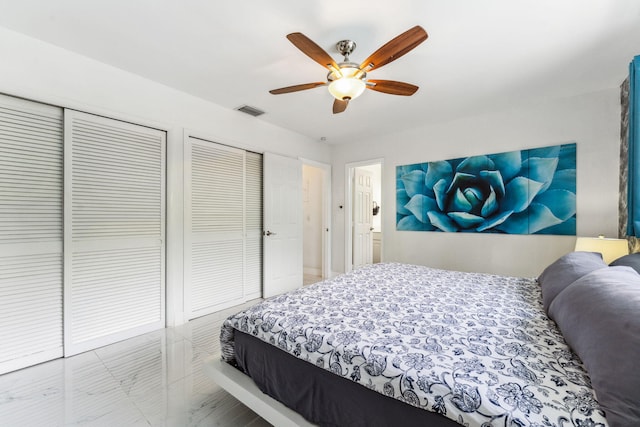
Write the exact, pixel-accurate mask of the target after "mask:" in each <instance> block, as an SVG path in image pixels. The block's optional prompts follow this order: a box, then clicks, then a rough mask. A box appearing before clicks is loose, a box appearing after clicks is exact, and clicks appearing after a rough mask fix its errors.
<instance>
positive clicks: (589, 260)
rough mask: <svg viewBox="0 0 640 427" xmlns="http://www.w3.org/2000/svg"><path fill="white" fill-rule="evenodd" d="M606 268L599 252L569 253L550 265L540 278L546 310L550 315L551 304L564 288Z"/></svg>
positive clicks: (543, 304)
mask: <svg viewBox="0 0 640 427" xmlns="http://www.w3.org/2000/svg"><path fill="white" fill-rule="evenodd" d="M606 266H607V264H606V263H605V262H604V261H603V259H602V254H599V253H597V252H569V253H568V254H566V255H564V256H562V257H560V258H559V259H558V260H557V261H555V262H554V263H553V264H550V265H549V266H548V267H547V268H545V269H544V271H543V272H542V274H541V275H540V277H538V283H540V287H541V289H542V306H543V307H544V310H545V311H546V312H547V313H549V306H550V305H551V302H552V301H553V299H554V298H555V297H556V295H558V294H559V293H560V292H561V291H562V290H563V289H564V288H566V287H567V286H569V285H570V284H572V283H573V282H575V281H576V280H578V279H579V278H581V277H582V276H584V275H585V274H588V273H591V272H592V271H594V270H597V269H599V268H604V267H606ZM549 317H551V315H549Z"/></svg>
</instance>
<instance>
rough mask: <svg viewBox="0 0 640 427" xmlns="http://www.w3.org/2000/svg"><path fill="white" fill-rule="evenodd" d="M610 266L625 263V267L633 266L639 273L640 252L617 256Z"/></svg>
mask: <svg viewBox="0 0 640 427" xmlns="http://www.w3.org/2000/svg"><path fill="white" fill-rule="evenodd" d="M609 265H610V266H619V265H626V266H627V267H631V268H633V269H634V270H635V271H637V272H638V273H640V253H635V254H629V255H625V256H622V257H620V258H618V259H617V260H615V261H613V262H612V263H611V264H609Z"/></svg>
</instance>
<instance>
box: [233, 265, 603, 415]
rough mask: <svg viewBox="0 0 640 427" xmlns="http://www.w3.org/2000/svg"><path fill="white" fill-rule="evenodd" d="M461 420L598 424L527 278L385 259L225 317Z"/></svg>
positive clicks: (583, 380)
mask: <svg viewBox="0 0 640 427" xmlns="http://www.w3.org/2000/svg"><path fill="white" fill-rule="evenodd" d="M234 328H235V329H238V330H240V331H243V332H246V333H248V334H251V335H253V336H256V337H258V338H260V339H261V340H263V341H266V342H269V343H271V344H273V345H276V346H278V347H279V348H281V349H282V350H284V351H286V352H288V353H290V354H292V355H295V356H296V357H298V358H301V359H304V360H306V361H308V362H309V363H313V364H315V365H317V366H319V367H321V368H323V369H327V370H329V371H331V372H333V373H335V374H336V375H340V376H342V377H345V378H348V379H350V380H352V381H355V382H357V383H360V384H362V385H363V386H365V387H368V388H370V389H373V390H375V391H377V392H379V393H383V394H385V395H387V396H390V397H393V398H396V399H399V400H402V401H404V402H406V403H408V404H411V405H414V406H418V407H420V408H423V409H425V410H428V411H433V412H437V413H440V414H442V415H443V416H446V417H448V418H450V419H452V420H454V421H457V422H458V423H460V424H462V425H468V426H485V425H486V426H488V425H494V426H498V425H500V426H569V425H572V426H579V427H593V426H601V425H606V421H605V419H604V416H603V413H602V411H601V410H600V408H599V406H598V403H597V401H596V400H595V398H594V394H593V391H592V389H591V386H590V382H589V377H588V375H587V373H586V371H585V370H584V367H583V365H582V363H581V361H580V360H579V359H578V358H577V356H575V355H574V354H573V353H572V352H571V351H570V349H569V348H568V346H567V345H566V344H565V342H564V340H563V338H562V335H561V334H560V332H559V330H558V329H557V327H556V325H555V323H553V321H551V320H549V319H548V317H547V316H546V314H545V313H544V311H543V309H542V296H541V292H540V287H539V285H538V283H537V282H536V280H535V279H528V278H516V277H503V276H496V275H487V274H479V273H463V272H454V271H446V270H438V269H432V268H428V267H422V266H415V265H407V264H397V263H386V264H375V265H371V266H367V267H364V268H361V269H358V270H356V271H354V272H351V273H349V274H345V275H342V276H339V277H337V278H334V279H331V280H327V281H324V282H319V283H316V284H314V285H311V286H308V287H305V288H302V289H298V290H296V291H294V292H291V293H287V294H284V295H280V296H277V297H273V298H271V299H268V300H265V301H263V302H261V303H260V304H258V305H255V306H253V307H250V308H249V309H247V310H245V311H242V312H240V313H238V314H236V315H233V316H231V317H229V318H228V319H227V320H226V321H225V322H224V324H223V328H222V333H221V341H222V354H223V356H222V357H223V359H224V360H226V361H232V360H233V335H234V334H233V331H234Z"/></svg>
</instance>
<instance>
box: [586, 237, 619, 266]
mask: <svg viewBox="0 0 640 427" xmlns="http://www.w3.org/2000/svg"><path fill="white" fill-rule="evenodd" d="M575 251H584V252H599V253H601V254H602V259H604V262H606V263H607V264H609V263H610V262H611V261H614V260H616V259H618V258H620V257H621V256H624V255H627V254H628V253H629V243H628V242H627V241H626V240H625V239H606V238H604V236H600V237H578V238H577V239H576V247H575Z"/></svg>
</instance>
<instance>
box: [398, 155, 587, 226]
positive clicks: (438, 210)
mask: <svg viewBox="0 0 640 427" xmlns="http://www.w3.org/2000/svg"><path fill="white" fill-rule="evenodd" d="M396 228H397V229H398V230H407V231H448V232H474V233H479V232H482V233H505V234H564V235H575V234H576V144H575V143H571V144H563V145H556V146H552V147H543V148H536V149H531V150H520V151H509V152H506V153H498V154H488V155H484V156H472V157H464V158H459V159H453V160H442V161H435V162H428V163H417V164H413V165H406V166H397V167H396Z"/></svg>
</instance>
